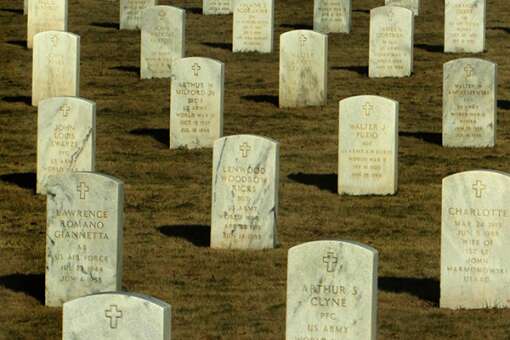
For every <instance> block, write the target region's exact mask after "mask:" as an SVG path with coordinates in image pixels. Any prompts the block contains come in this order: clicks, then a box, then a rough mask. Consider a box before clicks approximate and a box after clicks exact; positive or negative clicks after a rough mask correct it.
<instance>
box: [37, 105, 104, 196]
mask: <svg viewBox="0 0 510 340" xmlns="http://www.w3.org/2000/svg"><path fill="white" fill-rule="evenodd" d="M95 132H96V104H95V103H94V102H91V101H88V100H86V99H83V98H77V97H53V98H48V99H45V100H42V101H41V102H40V103H39V107H38V113H37V193H39V194H45V193H46V182H47V181H48V177H49V176H52V175H61V174H63V173H64V172H69V171H94V170H95V159H96V133H95Z"/></svg>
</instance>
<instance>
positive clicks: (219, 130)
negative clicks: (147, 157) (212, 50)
mask: <svg viewBox="0 0 510 340" xmlns="http://www.w3.org/2000/svg"><path fill="white" fill-rule="evenodd" d="M172 69H173V70H174V71H173V77H172V86H171V96H170V148H171V149H173V148H179V147H186V148H188V149H192V148H201V147H212V146H213V143H214V141H215V140H216V139H218V138H220V137H221V136H222V135H223V91H224V90H223V81H224V66H223V63H222V62H219V61H217V60H214V59H209V58H200V57H191V58H183V59H179V60H177V61H175V62H174V64H173V66H172Z"/></svg>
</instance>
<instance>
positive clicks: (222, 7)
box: [202, 0, 232, 15]
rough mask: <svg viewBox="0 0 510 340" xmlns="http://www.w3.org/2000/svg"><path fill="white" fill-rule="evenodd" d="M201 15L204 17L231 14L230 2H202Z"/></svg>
mask: <svg viewBox="0 0 510 340" xmlns="http://www.w3.org/2000/svg"><path fill="white" fill-rule="evenodd" d="M202 13H203V14H204V15H215V14H230V13H232V0H203V2H202Z"/></svg>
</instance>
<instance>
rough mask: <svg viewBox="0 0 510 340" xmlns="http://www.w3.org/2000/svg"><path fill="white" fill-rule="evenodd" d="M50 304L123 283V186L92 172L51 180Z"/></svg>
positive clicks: (47, 297)
mask: <svg viewBox="0 0 510 340" xmlns="http://www.w3.org/2000/svg"><path fill="white" fill-rule="evenodd" d="M47 192H48V196H47V198H48V199H47V214H48V216H47V229H46V305H47V306H60V305H62V303H64V302H66V301H69V300H72V299H74V298H77V297H80V296H84V295H88V294H92V293H98V292H105V291H115V290H119V289H120V288H121V282H122V228H123V216H124V213H123V206H124V185H123V184H122V182H120V181H119V180H117V179H115V178H113V177H110V176H106V175H101V174H97V173H92V172H72V173H66V174H64V175H61V176H52V177H50V178H49V179H48V184H47Z"/></svg>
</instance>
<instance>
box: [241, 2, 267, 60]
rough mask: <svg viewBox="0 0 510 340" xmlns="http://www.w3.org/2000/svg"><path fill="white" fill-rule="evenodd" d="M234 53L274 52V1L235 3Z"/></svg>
mask: <svg viewBox="0 0 510 340" xmlns="http://www.w3.org/2000/svg"><path fill="white" fill-rule="evenodd" d="M234 4H235V5H234V20H233V21H234V28H233V33H232V36H233V44H232V51H233V52H260V53H271V52H272V51H273V22H274V18H273V17H274V0H236V1H234Z"/></svg>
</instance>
